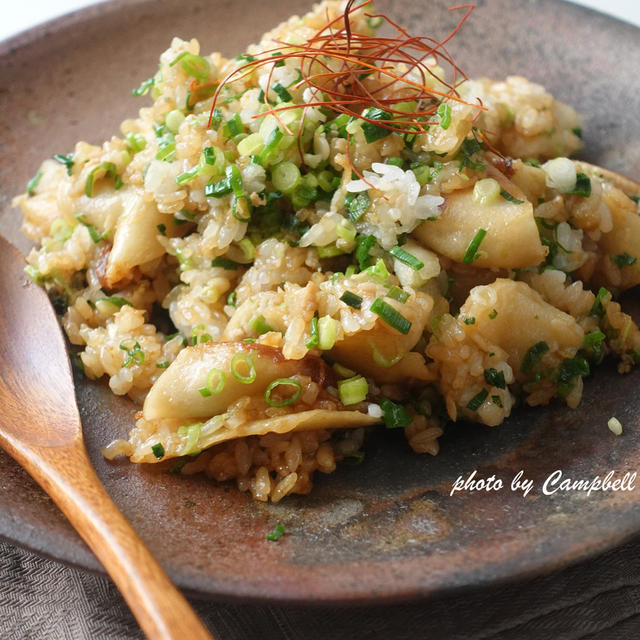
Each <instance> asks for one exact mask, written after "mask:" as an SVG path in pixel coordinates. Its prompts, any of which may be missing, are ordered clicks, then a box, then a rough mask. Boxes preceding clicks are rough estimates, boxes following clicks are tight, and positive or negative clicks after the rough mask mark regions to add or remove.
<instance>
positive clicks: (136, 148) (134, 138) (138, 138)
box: [124, 131, 147, 153]
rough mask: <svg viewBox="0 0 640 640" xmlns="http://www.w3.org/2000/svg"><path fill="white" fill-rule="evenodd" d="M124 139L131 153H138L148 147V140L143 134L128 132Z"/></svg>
mask: <svg viewBox="0 0 640 640" xmlns="http://www.w3.org/2000/svg"><path fill="white" fill-rule="evenodd" d="M124 138H125V140H126V141H127V148H128V150H129V151H131V153H138V152H140V151H142V150H143V149H144V148H145V147H146V146H147V139H146V138H145V137H144V136H143V135H142V134H141V133H133V131H127V133H125V134H124Z"/></svg>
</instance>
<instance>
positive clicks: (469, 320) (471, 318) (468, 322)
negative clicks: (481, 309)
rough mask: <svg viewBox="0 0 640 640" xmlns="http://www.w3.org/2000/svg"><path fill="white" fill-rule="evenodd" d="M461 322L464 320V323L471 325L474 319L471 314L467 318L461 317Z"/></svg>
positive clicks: (474, 321)
mask: <svg viewBox="0 0 640 640" xmlns="http://www.w3.org/2000/svg"><path fill="white" fill-rule="evenodd" d="M462 322H464V323H465V324H468V325H471V324H475V323H476V319H475V318H474V317H473V316H471V317H469V318H462Z"/></svg>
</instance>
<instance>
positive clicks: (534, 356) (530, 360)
mask: <svg viewBox="0 0 640 640" xmlns="http://www.w3.org/2000/svg"><path fill="white" fill-rule="evenodd" d="M547 351H549V345H548V344H547V343H546V342H545V341H544V340H541V341H540V342H536V344H534V345H533V346H532V347H530V348H529V349H528V351H527V352H526V353H525V354H524V358H523V359H522V364H521V365H520V371H522V373H529V372H530V371H531V370H532V369H533V367H534V366H535V365H536V364H537V362H538V361H539V360H540V358H542V356H543V355H544V354H545V353H547Z"/></svg>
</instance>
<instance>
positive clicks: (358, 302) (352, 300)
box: [340, 291, 362, 309]
mask: <svg viewBox="0 0 640 640" xmlns="http://www.w3.org/2000/svg"><path fill="white" fill-rule="evenodd" d="M340 300H342V302H344V303H345V304H348V305H349V306H350V307H353V308H354V309H359V308H360V307H361V306H362V298H361V297H360V296H358V295H356V294H355V293H352V292H351V291H345V292H344V293H343V294H342V295H341V296H340Z"/></svg>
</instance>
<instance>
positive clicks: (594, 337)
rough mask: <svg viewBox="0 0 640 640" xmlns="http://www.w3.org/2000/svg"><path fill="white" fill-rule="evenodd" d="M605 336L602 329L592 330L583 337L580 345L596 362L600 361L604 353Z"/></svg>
mask: <svg viewBox="0 0 640 640" xmlns="http://www.w3.org/2000/svg"><path fill="white" fill-rule="evenodd" d="M606 337H607V336H606V335H605V334H604V333H603V332H602V331H592V332H591V333H588V334H587V335H586V336H585V337H584V342H583V343H582V347H583V348H584V350H585V351H586V352H587V355H588V356H589V357H590V358H592V359H593V360H595V361H596V362H600V360H601V359H602V357H603V355H604V341H605V339H606Z"/></svg>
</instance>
